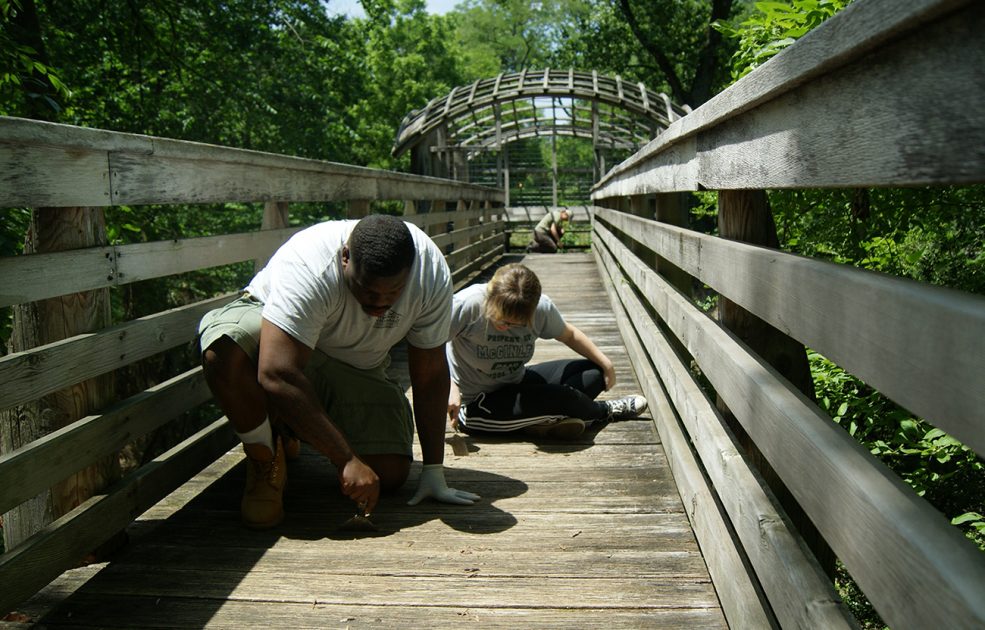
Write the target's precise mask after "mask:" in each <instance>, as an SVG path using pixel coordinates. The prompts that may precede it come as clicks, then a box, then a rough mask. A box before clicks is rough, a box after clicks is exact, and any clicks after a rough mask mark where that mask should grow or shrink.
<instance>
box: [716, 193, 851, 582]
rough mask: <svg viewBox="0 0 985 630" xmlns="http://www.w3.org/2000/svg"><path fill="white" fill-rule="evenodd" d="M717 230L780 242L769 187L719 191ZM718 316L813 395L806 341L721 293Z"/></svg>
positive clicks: (810, 528) (822, 558)
mask: <svg viewBox="0 0 985 630" xmlns="http://www.w3.org/2000/svg"><path fill="white" fill-rule="evenodd" d="M718 233H719V235H720V236H721V237H722V238H727V239H731V240H735V241H742V242H745V243H752V244H754V245H763V246H766V247H779V239H778V238H777V234H776V224H775V222H774V221H773V214H772V212H771V211H770V207H769V202H768V200H767V198H766V191H763V190H722V191H719V193H718ZM718 315H719V320H720V321H721V322H722V325H724V326H725V327H726V328H728V329H729V330H731V331H732V332H734V333H735V334H736V335H737V336H738V337H739V338H740V339H741V340H742V341H743V342H745V343H746V344H747V345H748V346H749V347H750V348H751V349H752V350H753V351H754V352H756V353H757V354H759V355H760V356H761V357H763V358H764V359H765V360H766V361H767V362H768V363H769V364H770V365H772V366H773V367H774V368H776V370H777V371H778V372H779V373H780V374H782V375H783V376H784V377H785V378H786V379H787V380H789V381H790V382H791V383H792V384H793V385H794V386H795V387H797V388H798V389H799V390H800V391H801V392H803V393H804V395H806V396H807V397H808V398H811V399H813V398H814V382H813V379H812V378H811V371H810V365H809V364H808V362H807V353H806V351H805V349H804V346H803V345H802V344H800V343H799V342H798V341H797V340H795V339H792V338H790V337H788V336H787V335H785V334H783V333H782V332H780V331H779V330H777V329H776V328H773V327H772V326H770V325H769V324H767V323H766V322H764V321H763V320H761V319H759V318H758V317H756V316H755V315H753V314H752V313H750V312H749V311H747V310H745V309H744V308H742V307H740V306H739V305H737V304H735V303H734V302H732V301H731V300H728V299H726V298H724V297H719V301H718ZM718 407H719V410H720V411H721V412H722V415H723V416H724V417H725V419H726V421H727V422H728V423H729V426H730V427H731V428H732V431H733V432H734V433H735V435H736V437H737V438H738V439H739V442H740V443H741V444H742V445H743V447H744V448H745V449H746V453H747V455H748V456H749V458H750V460H751V461H752V462H753V463H754V465H755V466H756V467H757V468H758V469H759V471H760V473H761V474H762V476H763V479H765V480H766V483H767V484H768V485H769V486H770V488H771V489H772V491H773V493H774V494H775V495H776V496H777V499H779V501H780V504H781V505H782V506H783V508H784V509H785V510H786V511H787V514H788V515H789V516H790V520H791V521H792V522H793V524H794V525H795V526H796V527H797V529H798V530H799V531H800V534H801V536H803V538H804V540H805V542H807V545H808V546H809V547H810V548H811V550H812V551H813V552H814V555H815V556H816V557H817V559H818V561H819V562H820V564H821V566H822V567H823V568H824V570H825V571H826V572H827V573H828V575H829V576H833V575H834V561H835V557H834V554H833V552H832V551H831V548H830V547H829V546H828V544H827V542H825V540H824V539H823V538H822V537H821V535H820V534H819V533H818V531H817V529H816V528H815V527H814V524H813V523H811V521H810V519H809V518H807V515H806V514H804V512H803V510H802V509H801V508H800V506H799V505H797V502H796V501H795V500H794V499H793V496H792V495H791V494H790V492H789V491H788V490H787V489H786V487H784V485H783V482H782V481H781V480H780V478H779V476H777V474H776V473H775V472H774V471H773V469H772V467H771V466H770V465H769V462H767V461H766V458H765V457H763V456H762V454H761V453H760V452H759V449H757V448H756V445H755V444H753V443H752V441H751V440H750V439H749V438H748V436H747V435H746V434H745V431H744V430H743V429H742V427H741V425H739V423H738V421H736V420H735V417H734V416H732V414H731V413H730V412H729V411H728V408H727V407H726V406H725V404H724V402H723V401H722V400H721V399H720V398H719V400H718Z"/></svg>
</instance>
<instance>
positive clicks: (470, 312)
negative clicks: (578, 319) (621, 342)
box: [446, 264, 647, 438]
mask: <svg viewBox="0 0 985 630" xmlns="http://www.w3.org/2000/svg"><path fill="white" fill-rule="evenodd" d="M538 338H541V339H557V340H558V341H560V342H561V343H563V344H565V345H567V346H568V347H569V348H571V349H572V350H574V351H575V352H577V353H578V354H580V355H581V356H583V357H585V358H584V359H562V360H558V361H548V362H546V363H540V364H537V365H531V366H528V365H527V363H528V362H529V361H530V359H531V358H532V357H533V354H534V344H535V343H536V340H537V339H538ZM446 351H447V354H448V365H449V368H450V370H451V379H452V383H451V394H450V395H449V399H448V415H449V417H450V418H451V420H452V423H453V425H455V426H457V428H460V429H462V430H463V431H465V432H466V433H470V434H472V433H503V432H508V431H521V430H522V431H525V432H527V433H532V434H534V435H540V436H549V437H555V438H574V437H577V436H578V435H581V433H582V432H583V431H584V430H585V426H586V423H590V422H594V421H599V420H601V421H605V420H613V419H623V418H632V417H636V416H638V415H639V414H640V413H642V412H643V411H644V410H645V409H646V406H647V403H646V399H645V398H643V397H642V396H628V397H626V398H619V399H614V400H606V401H596V400H595V397H596V396H598V395H599V394H600V393H601V392H602V391H603V390H608V389H611V388H612V387H613V386H614V385H615V384H616V373H615V368H614V367H613V365H612V361H610V360H609V358H608V357H607V356H605V354H604V353H603V352H602V351H601V350H599V349H598V347H597V346H596V345H595V344H594V343H592V341H591V340H590V339H589V338H588V337H587V336H585V333H583V332H582V331H581V330H579V329H578V328H576V327H574V326H572V325H571V324H569V323H567V322H565V321H564V318H563V317H561V313H560V312H559V311H558V309H557V307H556V306H554V303H553V302H552V301H551V299H550V298H549V297H547V296H546V295H543V294H541V288H540V280H539V279H538V278H537V275H536V274H534V272H533V271H531V270H530V269H528V268H527V267H525V266H523V265H520V264H510V265H506V266H504V267H501V268H500V269H499V270H497V271H496V273H495V275H494V276H493V278H492V280H490V281H489V282H488V283H486V284H476V285H472V286H469V287H466V288H465V289H462V290H461V291H459V292H458V293H457V294H455V298H454V302H453V305H452V321H451V341H449V343H448V345H447V347H446ZM456 423H457V424H456Z"/></svg>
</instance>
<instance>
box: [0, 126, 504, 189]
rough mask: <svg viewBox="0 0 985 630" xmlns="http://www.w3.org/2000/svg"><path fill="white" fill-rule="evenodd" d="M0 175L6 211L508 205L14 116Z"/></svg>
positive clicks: (269, 157)
mask: <svg viewBox="0 0 985 630" xmlns="http://www.w3.org/2000/svg"><path fill="white" fill-rule="evenodd" d="M0 167H3V168H2V169H0V173H3V175H2V176H0V184H2V186H0V205H4V206H16V205H25V206H38V205H57V206H73V205H80V204H86V205H91V206H106V205H121V204H152V203H153V204H172V203H209V202H216V203H226V202H230V201H244V202H266V201H330V200H348V199H371V200H384V199H404V200H407V199H458V198H466V199H475V200H480V201H492V202H497V203H502V200H503V193H502V191H500V190H496V189H492V188H488V187H484V186H477V185H474V184H466V183H461V182H453V181H449V180H443V179H439V178H435V177H424V176H420V175H409V174H406V173H397V172H392V171H383V170H379V169H371V168H363V167H358V166H350V165H347V164H337V163H333V162H326V161H319V160H310V159H304V158H296V157H290V156H284V155H276V154H272V153H262V152H259V151H248V150H244V149H235V148H230V147H222V146H216V145H208V144H201V143H196V142H186V141H180V140H170V139H167V138H155V137H151V136H140V135H135V134H125V133H118V132H112V131H105V130H99V129H84V128H82V127H73V126H70V125H59V124H54V123H45V122H39V121H32V120H25V119H19V118H9V117H0ZM107 193H108V194H107Z"/></svg>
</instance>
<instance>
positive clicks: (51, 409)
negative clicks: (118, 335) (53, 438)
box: [0, 208, 119, 549]
mask: <svg viewBox="0 0 985 630" xmlns="http://www.w3.org/2000/svg"><path fill="white" fill-rule="evenodd" d="M104 244H106V225H105V220H104V218H103V211H102V209H100V208H39V209H37V210H35V211H34V212H33V213H32V217H31V226H30V228H29V229H28V234H27V238H26V240H25V245H24V253H25V254H32V253H43V252H55V251H62V250H69V249H79V248H83V247H90V246H94V245H104ZM110 321H111V312H110V299H109V289H100V290H96V291H86V292H82V293H75V294H71V295H65V296H61V297H57V298H52V299H48V300H42V301H40V302H35V303H31V304H22V305H19V306H17V307H15V308H14V326H13V331H12V334H11V339H10V348H9V350H10V351H11V352H20V351H23V350H28V349H30V348H34V347H37V346H41V345H45V344H49V343H53V342H55V341H60V340H62V339H67V338H69V337H72V336H75V335H78V334H82V333H87V332H93V331H96V330H99V329H101V328H104V327H106V326H108V325H109V324H110ZM113 394H114V388H113V375H112V374H107V375H103V376H100V377H97V378H94V379H90V380H87V381H83V382H81V383H78V384H76V385H73V386H71V387H67V388H65V389H63V390H60V391H57V392H55V393H53V394H50V395H48V396H45V397H44V398H41V399H40V400H38V401H35V402H33V403H29V404H26V405H22V406H19V407H15V408H11V409H5V410H3V411H2V412H0V452H4V453H6V452H10V451H12V450H14V449H17V448H20V447H22V446H25V445H27V444H29V443H30V442H33V441H34V440H37V439H39V438H41V437H43V436H45V435H47V434H49V433H51V432H52V431H55V430H57V429H60V428H62V427H64V426H67V425H69V424H71V423H73V422H75V421H76V420H78V419H80V418H83V417H85V416H86V415H89V414H91V413H93V412H94V411H96V410H98V409H101V408H102V407H104V406H106V405H107V404H108V403H109V402H110V401H112V400H113V398H114V395H113ZM118 478H119V462H118V459H117V457H116V456H110V457H107V458H105V459H104V460H103V461H101V462H98V463H96V464H94V465H92V466H89V467H88V468H85V469H83V470H81V471H79V472H78V473H76V474H74V475H72V476H70V477H69V478H67V479H65V480H64V481H62V482H60V483H58V484H57V485H55V486H54V487H52V488H51V489H50V491H49V492H47V493H44V494H42V495H39V496H38V497H36V498H34V499H32V500H30V501H27V502H25V503H24V504H22V505H20V506H18V507H16V508H14V509H13V510H11V511H10V512H8V513H7V514H5V515H4V518H3V535H4V543H5V547H6V549H12V548H13V547H15V546H16V545H17V544H19V543H20V542H22V541H23V540H24V539H26V538H28V537H29V536H31V535H32V534H34V533H35V532H37V531H38V530H39V529H41V528H42V527H44V526H46V525H48V524H49V523H50V522H51V521H52V520H54V519H57V518H58V517H60V516H62V515H63V514H65V513H67V512H69V511H70V510H72V509H73V508H75V507H76V506H78V505H79V504H80V503H82V502H83V501H85V500H86V499H88V498H89V497H91V496H92V495H93V494H94V493H95V492H98V491H100V490H101V489H103V488H104V487H105V486H106V485H108V484H109V483H110V482H112V481H115V480H116V479H118Z"/></svg>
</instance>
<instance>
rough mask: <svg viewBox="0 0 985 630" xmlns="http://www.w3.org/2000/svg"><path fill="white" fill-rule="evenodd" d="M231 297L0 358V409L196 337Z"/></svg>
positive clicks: (222, 296) (170, 311)
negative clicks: (211, 313)
mask: <svg viewBox="0 0 985 630" xmlns="http://www.w3.org/2000/svg"><path fill="white" fill-rule="evenodd" d="M235 296H236V294H235V293H229V294H226V295H221V296H219V297H216V298H212V299H209V300H204V301H201V302H196V303H194V304H189V305H186V306H181V307H178V308H174V309H171V310H168V311H162V312H160V313H155V314H154V315H148V316H147V317H141V318H139V319H135V320H133V321H131V322H126V323H123V324H118V325H116V326H111V327H109V328H104V329H103V330H101V331H99V332H95V333H87V334H84V335H77V336H75V337H71V338H69V339H65V340H63V341H58V342H56V343H52V344H48V345H45V346H39V347H37V348H32V349H30V350H25V351H23V352H17V353H14V354H9V355H7V356H5V357H2V358H0V409H6V408H9V407H13V406H15V405H20V404H23V403H25V402H28V401H31V400H36V399H38V398H40V397H42V396H44V395H46V394H50V393H52V392H55V391H58V390H59V389H61V388H63V387H68V386H69V385H74V384H75V383H79V382H81V381H84V380H86V379H89V378H93V377H96V376H99V375H100V374H105V373H107V372H110V371H112V370H115V369H117V368H120V367H123V366H126V365H130V364H131V363H134V362H136V361H139V360H141V359H145V358H147V357H149V356H153V355H155V354H157V353H159V352H163V351H165V350H168V349H170V348H174V347H175V346H179V345H181V344H183V343H187V342H189V341H191V340H192V339H194V338H195V336H196V335H197V334H198V322H199V320H201V318H202V316H203V315H204V314H205V313H206V312H208V311H210V310H212V309H214V308H218V307H220V306H222V305H223V304H226V303H228V302H229V301H231V300H232V299H233V298H234V297H235Z"/></svg>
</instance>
